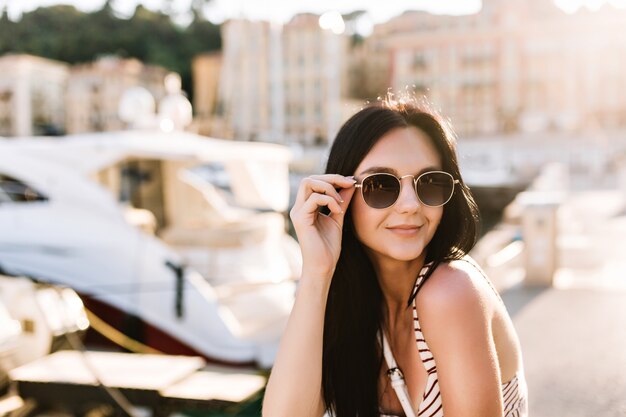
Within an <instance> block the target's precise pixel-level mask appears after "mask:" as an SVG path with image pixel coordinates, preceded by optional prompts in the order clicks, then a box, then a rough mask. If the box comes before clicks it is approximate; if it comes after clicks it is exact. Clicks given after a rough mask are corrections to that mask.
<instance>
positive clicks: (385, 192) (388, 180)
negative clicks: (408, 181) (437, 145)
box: [354, 171, 459, 209]
mask: <svg viewBox="0 0 626 417" xmlns="http://www.w3.org/2000/svg"><path fill="white" fill-rule="evenodd" d="M405 177H413V184H414V185H415V194H417V198H418V199H419V201H421V202H422V204H424V205H425V206H429V207H440V206H443V205H444V204H446V203H447V202H448V201H450V199H451V198H452V194H453V193H454V184H458V183H459V180H455V179H454V177H453V176H452V175H450V174H448V173H447V172H444V171H429V172H424V173H423V174H420V175H419V176H418V177H417V178H415V176H414V175H404V176H402V177H400V178H398V177H396V176H395V175H393V174H389V173H386V172H380V173H375V174H369V175H367V176H365V177H364V178H363V179H362V180H361V182H360V183H357V184H354V186H355V187H357V188H360V189H361V195H362V196H363V200H364V201H365V203H366V204H367V205H368V206H370V207H372V208H375V209H384V208H388V207H391V206H393V205H394V204H395V203H396V201H397V200H398V197H399V196H400V187H401V185H402V182H401V180H402V178H405Z"/></svg>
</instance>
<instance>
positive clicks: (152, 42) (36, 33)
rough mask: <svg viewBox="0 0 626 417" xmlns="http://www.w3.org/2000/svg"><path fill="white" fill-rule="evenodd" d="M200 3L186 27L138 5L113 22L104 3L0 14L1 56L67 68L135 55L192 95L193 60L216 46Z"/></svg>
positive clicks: (214, 33)
mask: <svg viewBox="0 0 626 417" xmlns="http://www.w3.org/2000/svg"><path fill="white" fill-rule="evenodd" d="M205 3H207V1H206V0H201V1H198V0H195V2H194V3H193V5H194V7H195V8H194V9H193V10H191V12H192V13H193V16H194V20H193V21H192V22H191V24H190V25H189V26H187V27H180V26H177V25H176V24H175V23H173V22H172V20H171V19H170V16H168V15H167V14H164V13H162V12H158V11H152V10H149V9H146V8H145V7H143V6H141V5H139V6H137V8H136V9H135V13H134V14H133V16H132V17H131V18H130V19H121V18H118V17H117V16H115V14H114V12H113V10H112V9H111V7H110V2H109V1H107V2H106V3H105V4H104V6H103V7H102V9H100V10H98V11H95V12H92V13H84V12H81V11H79V10H77V9H76V8H75V7H73V6H51V7H40V8H38V9H36V10H34V11H32V12H29V13H25V14H24V15H23V16H22V18H21V20H20V21H18V22H13V21H11V20H9V19H8V18H7V16H6V14H5V13H3V11H2V10H0V55H3V54H5V53H10V52H13V53H27V54H32V55H38V56H42V57H46V58H50V59H56V60H60V61H65V62H68V63H72V64H74V63H80V62H89V61H92V60H94V59H96V58H97V57H98V56H101V55H108V54H115V55H119V56H122V57H134V58H137V59H139V60H141V61H143V62H145V63H148V64H155V65H161V66H163V67H165V68H168V69H169V70H172V71H176V72H178V73H179V74H180V75H181V77H182V80H183V88H184V89H185V90H186V91H187V92H189V93H191V91H192V90H191V60H192V58H193V56H194V55H196V54H198V53H201V52H207V51H214V50H218V49H220V48H221V37H220V27H219V26H218V25H215V24H213V23H211V22H208V21H206V20H204V19H202V17H201V13H200V12H199V9H200V8H201V7H202V5H203V4H205Z"/></svg>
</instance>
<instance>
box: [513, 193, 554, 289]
mask: <svg viewBox="0 0 626 417" xmlns="http://www.w3.org/2000/svg"><path fill="white" fill-rule="evenodd" d="M518 199H519V202H520V204H521V206H522V210H523V211H522V235H523V239H524V246H525V250H524V251H525V253H524V267H525V270H526V277H525V281H524V284H525V285H526V286H544V287H545V286H552V283H553V278H554V273H555V272H556V269H557V268H558V251H557V235H558V230H557V222H558V220H557V211H558V208H559V206H560V205H561V202H562V199H563V197H562V195H561V194H560V193H554V192H550V193H548V192H541V191H527V192H523V193H521V194H520V195H518Z"/></svg>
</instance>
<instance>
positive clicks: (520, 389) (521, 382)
mask: <svg viewBox="0 0 626 417" xmlns="http://www.w3.org/2000/svg"><path fill="white" fill-rule="evenodd" d="M430 265H431V264H427V265H424V267H423V268H422V270H421V271H420V273H419V275H418V278H417V281H416V283H415V291H416V292H417V290H418V289H419V287H420V286H421V284H422V282H423V281H424V276H425V275H426V272H427V271H428V268H429V267H430ZM489 284H490V285H491V283H490V282H489ZM494 291H495V288H494ZM496 294H497V292H496ZM416 300H417V297H415V298H414V299H413V321H414V324H415V339H416V341H417V349H418V350H419V354H420V358H421V360H422V364H423V365H424V368H425V369H426V373H427V374H428V376H427V379H426V386H425V388H424V394H423V396H422V402H421V403H420V405H419V408H418V411H417V414H418V416H419V417H443V409H442V402H441V393H440V391H439V378H438V376H437V364H435V358H434V357H433V355H432V353H431V352H430V349H429V347H428V344H427V343H426V340H425V338H424V335H423V334H422V330H421V327H420V322H419V319H418V318H417V306H416ZM502 397H503V403H504V417H527V416H528V404H527V397H528V391H527V387H526V380H525V378H524V373H523V371H520V372H518V373H517V374H516V375H515V376H514V377H513V379H511V380H510V381H509V382H506V383H504V384H502ZM381 417H397V416H393V415H390V414H381Z"/></svg>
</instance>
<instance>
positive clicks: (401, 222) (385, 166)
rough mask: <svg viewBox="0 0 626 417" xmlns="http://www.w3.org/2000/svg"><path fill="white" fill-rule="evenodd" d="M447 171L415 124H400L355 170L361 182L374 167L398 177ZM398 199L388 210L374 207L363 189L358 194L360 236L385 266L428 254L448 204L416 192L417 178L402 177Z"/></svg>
mask: <svg viewBox="0 0 626 417" xmlns="http://www.w3.org/2000/svg"><path fill="white" fill-rule="evenodd" d="M435 170H441V158H440V157H439V155H438V154H437V151H436V150H435V147H434V146H433V145H432V144H431V142H430V140H429V138H428V137H427V136H426V134H425V133H423V132H422V131H420V130H418V129H417V128H414V127H409V128H397V129H394V130H391V131H390V132H389V133H387V134H386V135H384V136H383V137H381V138H380V139H379V141H378V142H377V143H376V144H375V145H374V147H373V148H372V149H371V150H370V152H369V153H368V154H367V155H366V156H365V158H364V159H363V161H361V163H360V164H359V166H358V167H357V169H356V172H355V173H354V175H355V177H356V179H357V181H358V182H359V183H360V182H361V180H362V179H363V178H364V177H365V176H366V175H367V174H370V173H373V172H388V173H391V174H394V175H395V176H397V177H398V178H399V177H402V176H404V175H414V176H415V178H417V176H418V175H420V174H421V173H423V172H426V171H435ZM401 183H402V186H401V189H400V195H399V196H398V200H397V201H396V203H395V204H394V205H393V206H391V207H388V208H385V209H375V208H371V207H369V206H368V205H367V204H366V203H365V201H363V198H362V194H361V191H359V190H357V194H360V195H355V196H354V197H353V198H352V202H351V206H350V208H351V210H352V220H353V224H354V228H355V231H356V235H357V238H358V239H359V241H360V242H361V243H362V244H363V245H365V247H366V250H367V252H368V253H369V255H370V257H371V258H373V259H372V260H373V261H374V262H375V263H378V264H379V265H380V264H381V262H382V263H384V262H388V261H392V260H398V261H411V260H415V259H416V258H418V257H420V255H422V254H423V252H424V249H425V248H426V245H428V243H429V242H430V240H431V239H432V237H433V235H434V234H435V231H436V230H437V226H438V225H439V222H440V221H441V217H442V214H443V207H429V206H425V205H424V204H422V203H421V202H420V200H419V199H418V198H417V195H416V194H415V187H414V185H413V177H406V178H403V179H402V180H401Z"/></svg>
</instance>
